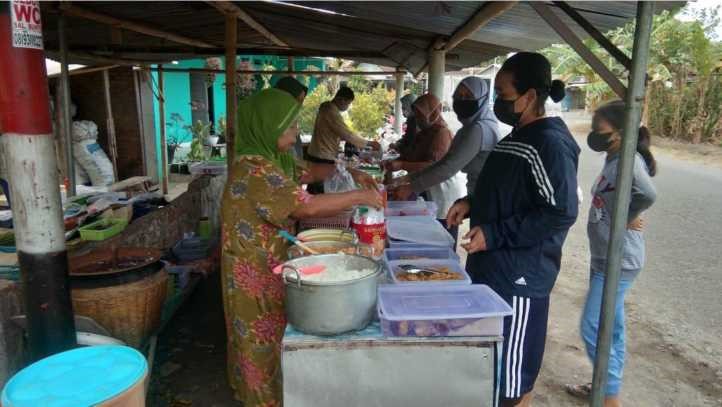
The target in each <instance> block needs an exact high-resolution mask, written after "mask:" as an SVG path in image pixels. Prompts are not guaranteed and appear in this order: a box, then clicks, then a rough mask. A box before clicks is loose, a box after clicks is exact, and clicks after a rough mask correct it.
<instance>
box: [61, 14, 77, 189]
mask: <svg viewBox="0 0 722 407" xmlns="http://www.w3.org/2000/svg"><path fill="white" fill-rule="evenodd" d="M66 26H67V22H66V21H65V17H64V16H62V15H61V16H59V17H58V39H59V40H60V41H59V42H60V89H61V90H62V101H63V105H62V106H60V107H61V109H62V110H61V111H62V114H63V127H62V131H63V136H64V137H65V166H66V170H65V171H66V175H67V179H68V187H69V188H68V191H66V192H67V194H68V196H75V159H74V158H73V117H72V115H71V114H70V104H71V101H70V100H71V99H70V73H69V69H68V38H67V36H66Z"/></svg>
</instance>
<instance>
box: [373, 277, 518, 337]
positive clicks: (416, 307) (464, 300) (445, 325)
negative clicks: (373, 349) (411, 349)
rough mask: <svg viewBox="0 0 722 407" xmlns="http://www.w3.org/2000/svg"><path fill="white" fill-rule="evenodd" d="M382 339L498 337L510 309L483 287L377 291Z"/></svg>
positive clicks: (436, 287) (499, 298)
mask: <svg viewBox="0 0 722 407" xmlns="http://www.w3.org/2000/svg"><path fill="white" fill-rule="evenodd" d="M378 311H379V320H380V322H381V330H382V332H383V334H384V335H385V336H425V337H434V336H500V335H501V334H502V332H503V327H504V317H505V316H507V315H511V312H512V309H511V307H510V306H509V304H507V303H506V302H505V301H504V300H503V299H502V298H501V297H500V296H499V295H498V294H497V293H495V292H494V291H493V290H492V289H491V288H489V287H488V286H486V285H481V284H477V285H467V286H450V285H446V286H439V285H430V286H418V287H409V286H396V285H387V286H381V287H379V299H378Z"/></svg>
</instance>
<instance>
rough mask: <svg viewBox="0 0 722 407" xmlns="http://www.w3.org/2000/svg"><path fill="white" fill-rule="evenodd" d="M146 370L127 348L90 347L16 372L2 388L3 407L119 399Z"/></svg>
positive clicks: (59, 406)
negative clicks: (117, 397)
mask: <svg viewBox="0 0 722 407" xmlns="http://www.w3.org/2000/svg"><path fill="white" fill-rule="evenodd" d="M147 370H148V364H147V362H146V360H145V357H143V355H142V354H141V353H140V352H138V351H137V350H135V349H133V348H129V347H127V346H91V347H87V348H79V349H74V350H71V351H67V352H63V353H58V354H56V355H53V356H50V357H47V358H45V359H42V360H40V361H38V362H35V363H33V364H32V365H30V366H28V367H26V368H25V369H23V370H21V371H20V372H18V373H17V374H16V375H15V376H13V377H12V379H10V381H9V382H8V383H7V384H6V385H5V389H3V393H2V405H3V407H39V406H43V407H90V406H94V405H97V404H99V403H102V402H104V401H107V400H110V399H112V398H113V397H116V396H118V395H120V394H121V393H122V392H124V391H126V390H127V389H129V388H130V387H132V386H133V385H134V384H136V383H137V382H138V381H139V380H140V379H142V378H143V376H144V375H145V374H146V372H147Z"/></svg>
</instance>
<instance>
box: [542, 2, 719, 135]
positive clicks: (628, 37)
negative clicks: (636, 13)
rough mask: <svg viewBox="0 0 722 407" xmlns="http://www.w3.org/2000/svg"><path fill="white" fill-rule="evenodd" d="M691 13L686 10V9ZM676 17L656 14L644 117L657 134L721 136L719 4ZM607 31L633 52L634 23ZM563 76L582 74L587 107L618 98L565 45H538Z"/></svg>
mask: <svg viewBox="0 0 722 407" xmlns="http://www.w3.org/2000/svg"><path fill="white" fill-rule="evenodd" d="M687 13H689V12H687ZM695 18H696V19H695V21H680V20H677V19H675V18H674V15H673V14H672V13H669V12H667V11H664V12H662V13H660V14H659V15H657V16H655V17H654V22H653V27H652V38H651V47H650V55H649V66H648V75H649V78H650V81H649V82H648V86H647V95H646V110H645V119H646V123H647V126H648V127H649V128H650V129H651V130H652V132H653V133H654V134H655V135H659V136H666V137H672V138H677V139H681V140H686V141H691V142H693V143H699V142H720V141H721V140H722V108H721V107H720V106H721V105H722V76H721V75H720V67H721V65H720V61H721V58H722V45H721V44H720V43H719V42H715V41H714V40H713V39H714V38H715V36H714V29H715V27H716V25H717V24H718V23H719V7H717V8H713V9H708V10H706V11H704V12H701V14H700V13H698V14H697V15H695ZM607 37H608V38H609V39H610V40H611V41H612V42H613V43H614V44H615V45H616V46H617V47H618V48H620V49H621V50H622V51H623V52H625V53H626V54H627V55H631V52H632V45H633V41H634V24H633V23H630V24H627V25H626V26H624V27H620V28H618V29H616V30H613V31H611V32H609V33H607ZM585 44H586V45H587V46H588V47H589V49H591V50H592V52H594V53H595V54H596V55H597V56H598V57H599V58H600V59H601V60H602V62H604V63H605V64H606V65H607V66H608V67H610V69H611V70H612V72H614V73H615V74H616V75H617V76H618V77H620V78H624V77H626V70H625V69H624V68H623V67H622V66H621V65H620V64H619V63H617V61H616V60H614V59H613V58H612V57H611V56H610V55H609V54H608V53H607V52H606V51H604V50H603V49H601V47H600V46H599V45H598V44H597V43H596V42H595V41H592V40H587V41H585ZM542 52H543V53H544V54H545V55H546V56H547V57H548V58H549V60H550V61H551V63H552V66H553V67H554V74H555V75H558V76H560V77H561V78H562V80H567V81H568V80H570V79H572V78H578V77H582V78H584V79H586V82H587V83H589V85H588V86H587V87H586V91H587V108H589V109H594V108H596V107H597V106H598V105H599V104H601V103H602V102H604V101H607V100H610V99H614V98H617V96H616V95H615V94H614V93H613V92H612V91H611V90H610V89H609V87H608V86H607V85H606V83H605V82H603V81H602V80H601V79H600V78H599V77H598V76H597V75H596V73H595V72H594V71H593V70H592V69H591V68H590V67H589V66H588V65H587V64H586V63H585V62H584V61H583V60H582V59H581V57H579V55H577V53H576V52H574V51H573V50H572V49H571V48H570V47H568V46H562V45H554V46H552V47H549V48H547V49H545V50H543V51H542Z"/></svg>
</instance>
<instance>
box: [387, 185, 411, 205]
mask: <svg viewBox="0 0 722 407" xmlns="http://www.w3.org/2000/svg"><path fill="white" fill-rule="evenodd" d="M413 193H414V190H413V189H411V185H410V184H403V185H399V186H397V187H396V188H394V189H393V190H392V194H393V197H394V199H395V200H397V201H407V200H408V199H409V197H410V196H411V194H413Z"/></svg>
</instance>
